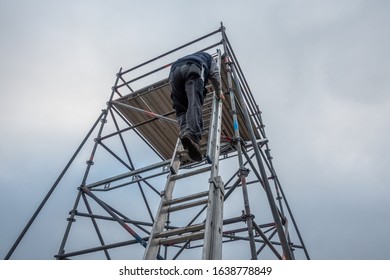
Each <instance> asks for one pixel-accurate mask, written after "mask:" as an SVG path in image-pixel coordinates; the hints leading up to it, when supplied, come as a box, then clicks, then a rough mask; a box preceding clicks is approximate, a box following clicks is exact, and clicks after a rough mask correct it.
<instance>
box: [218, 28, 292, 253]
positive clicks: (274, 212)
mask: <svg viewBox="0 0 390 280" xmlns="http://www.w3.org/2000/svg"><path fill="white" fill-rule="evenodd" d="M223 34H224V33H223ZM224 36H225V34H224ZM232 70H233V71H232V74H233V76H234V77H237V74H236V70H235V67H234V65H233V67H232ZM234 81H235V82H236V87H237V93H238V97H239V101H240V103H241V105H242V106H241V107H242V110H243V116H244V119H245V122H246V124H247V128H248V131H249V134H250V138H251V140H252V143H253V147H254V151H255V154H256V159H257V164H258V166H259V171H260V174H261V177H262V178H263V182H264V189H265V192H266V194H267V198H268V202H269V205H270V208H271V212H272V216H273V218H274V221H275V224H276V228H277V230H278V235H279V239H280V242H281V244H282V249H283V254H284V258H286V259H288V260H291V259H292V254H291V250H290V247H289V244H288V242H287V238H286V236H285V235H284V230H283V225H282V222H281V220H280V218H279V212H278V209H277V206H276V204H275V201H274V198H273V194H272V191H271V188H270V185H269V182H268V180H267V174H266V172H265V169H264V165H263V162H262V159H261V155H260V152H259V147H258V146H257V145H256V136H255V134H254V131H253V127H252V125H251V120H250V116H249V114H248V111H247V108H246V106H245V101H244V99H243V96H242V95H243V94H242V91H241V88H240V85H239V84H238V82H237V80H236V79H234Z"/></svg>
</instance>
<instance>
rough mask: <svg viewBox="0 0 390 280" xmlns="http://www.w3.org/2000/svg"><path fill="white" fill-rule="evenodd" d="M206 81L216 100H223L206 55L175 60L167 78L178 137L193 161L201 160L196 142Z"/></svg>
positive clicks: (216, 72)
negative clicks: (209, 84) (209, 82)
mask: <svg viewBox="0 0 390 280" xmlns="http://www.w3.org/2000/svg"><path fill="white" fill-rule="evenodd" d="M209 79H210V81H211V84H212V85H213V88H214V91H215V94H216V96H217V97H218V98H220V99H221V100H222V101H223V100H225V97H224V95H223V92H222V86H221V75H220V72H219V68H218V65H217V63H216V62H215V60H214V59H213V58H212V56H211V55H210V54H208V53H206V52H197V53H194V54H191V55H187V56H185V57H182V58H180V59H178V60H177V61H176V62H175V63H173V64H172V67H171V71H170V74H169V81H170V83H171V98H172V102H173V108H174V109H175V111H176V117H177V121H178V123H179V125H180V133H179V137H180V139H181V142H182V144H183V147H184V148H185V149H187V150H188V154H189V156H190V158H191V159H192V160H194V161H201V160H202V158H203V156H202V152H201V149H200V147H199V140H200V139H201V135H202V130H203V120H202V105H203V100H204V97H205V95H206V93H207V91H206V89H205V86H206V84H207V82H208V80H209Z"/></svg>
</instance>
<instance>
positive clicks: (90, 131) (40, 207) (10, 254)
mask: <svg viewBox="0 0 390 280" xmlns="http://www.w3.org/2000/svg"><path fill="white" fill-rule="evenodd" d="M103 114H104V112H102V113H101V114H100V115H99V117H98V118H97V120H96V122H95V123H94V125H93V126H92V128H91V129H90V130H89V132H88V133H87V135H86V136H85V138H84V139H83V141H82V142H81V144H80V145H79V147H78V148H77V149H76V151H75V152H74V154H73V155H72V157H71V158H70V160H69V161H68V163H67V164H66V166H65V168H64V169H63V170H62V172H61V174H60V175H59V176H58V178H57V180H56V181H55V182H54V184H53V186H52V187H51V188H50V190H49V192H48V193H47V194H46V196H45V197H44V199H43V200H42V202H41V203H40V204H39V206H38V208H37V210H35V212H34V214H33V215H32V217H31V218H30V220H29V221H28V223H27V224H26V226H25V227H24V229H23V230H22V232H21V233H20V235H19V237H18V238H17V240H16V241H15V243H14V244H13V245H12V248H11V249H10V250H9V252H8V253H7V255H6V256H5V258H4V259H5V260H8V259H9V258H10V257H11V256H12V254H13V253H14V251H15V249H16V248H17V246H18V245H19V243H20V241H22V239H23V237H24V235H25V234H26V233H27V231H28V230H29V228H30V226H31V225H32V223H33V222H34V220H35V219H36V218H37V216H38V215H39V213H40V212H41V210H42V208H43V207H44V206H45V204H46V202H47V201H48V200H49V198H50V196H51V194H52V193H53V191H54V190H55V189H56V187H57V186H58V184H59V183H60V181H61V180H62V178H63V177H64V175H65V174H66V172H67V171H68V169H69V167H70V166H71V165H72V163H73V161H74V160H75V158H76V157H77V155H78V154H79V152H80V151H81V149H82V148H83V147H84V144H85V143H86V142H87V140H88V139H89V137H90V136H91V134H92V132H93V131H94V130H95V128H96V126H97V125H98V123H99V121H100V119H101V118H102V116H103Z"/></svg>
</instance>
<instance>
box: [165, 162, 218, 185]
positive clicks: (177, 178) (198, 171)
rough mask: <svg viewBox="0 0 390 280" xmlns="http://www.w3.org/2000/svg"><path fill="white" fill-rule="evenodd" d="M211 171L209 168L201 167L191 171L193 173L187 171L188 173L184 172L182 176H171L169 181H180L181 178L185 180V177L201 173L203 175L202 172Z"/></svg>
mask: <svg viewBox="0 0 390 280" xmlns="http://www.w3.org/2000/svg"><path fill="white" fill-rule="evenodd" d="M210 170H211V166H210V165H209V166H206V167H203V168H200V169H196V170H193V171H189V172H186V173H183V174H177V175H172V176H171V180H172V181H175V180H179V179H182V178H187V177H190V176H192V175H197V174H201V173H204V172H207V171H210Z"/></svg>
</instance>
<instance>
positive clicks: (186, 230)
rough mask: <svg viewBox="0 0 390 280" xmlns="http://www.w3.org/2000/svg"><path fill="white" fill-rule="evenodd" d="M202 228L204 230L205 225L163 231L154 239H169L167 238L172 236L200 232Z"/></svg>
mask: <svg viewBox="0 0 390 280" xmlns="http://www.w3.org/2000/svg"><path fill="white" fill-rule="evenodd" d="M204 228H205V224H197V225H192V226H188V227H181V228H175V229H170V230H166V231H163V232H161V233H157V234H156V238H162V237H169V236H173V235H180V234H183V233H190V232H196V231H201V230H202V229H204Z"/></svg>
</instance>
